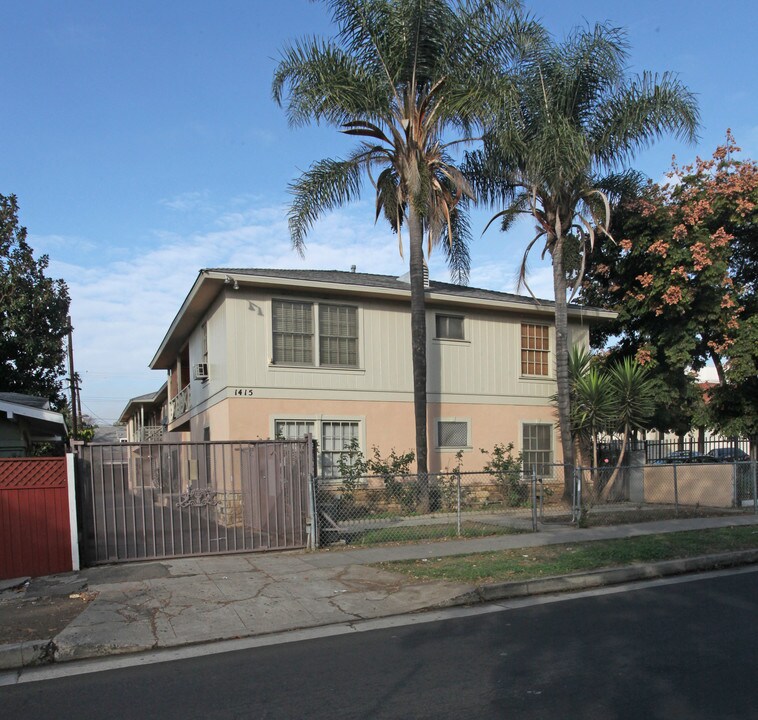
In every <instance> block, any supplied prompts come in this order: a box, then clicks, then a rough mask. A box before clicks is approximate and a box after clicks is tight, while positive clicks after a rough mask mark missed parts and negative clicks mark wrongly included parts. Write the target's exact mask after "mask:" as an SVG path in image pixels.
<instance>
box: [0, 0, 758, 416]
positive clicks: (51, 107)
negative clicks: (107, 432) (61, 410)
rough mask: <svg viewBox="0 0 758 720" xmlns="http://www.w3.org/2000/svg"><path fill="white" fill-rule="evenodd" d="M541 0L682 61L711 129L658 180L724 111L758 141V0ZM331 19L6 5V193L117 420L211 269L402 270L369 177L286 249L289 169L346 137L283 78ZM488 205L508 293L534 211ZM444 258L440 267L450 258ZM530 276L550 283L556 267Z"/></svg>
mask: <svg viewBox="0 0 758 720" xmlns="http://www.w3.org/2000/svg"><path fill="white" fill-rule="evenodd" d="M528 7H529V8H530V9H531V10H532V12H533V13H534V14H536V15H537V16H538V17H541V18H542V19H543V21H544V22H545V23H546V25H547V26H548V27H549V28H550V29H551V31H553V32H554V33H555V34H557V35H559V36H560V35H563V34H564V33H565V32H567V31H568V30H569V29H570V28H571V27H573V26H575V25H577V24H582V23H584V22H590V23H594V22H595V21H610V22H611V23H613V24H615V25H619V26H622V27H625V28H627V30H628V36H629V41H630V43H631V46H632V48H631V56H630V71H631V72H632V73H635V72H638V71H641V70H644V69H647V70H654V71H664V70H672V71H675V72H678V73H679V75H680V77H681V79H682V80H683V81H684V82H685V83H686V84H687V85H688V86H689V87H690V88H691V89H692V90H693V91H694V92H696V93H697V94H698V97H699V100H700V106H701V114H702V128H701V131H700V136H701V139H700V141H699V143H698V145H697V146H696V147H687V146H683V145H682V144H680V143H677V142H675V141H673V140H671V139H664V140H662V141H660V142H659V143H657V144H656V145H655V146H654V147H653V148H652V149H650V150H647V151H645V152H644V153H642V154H640V155H639V157H638V158H637V160H636V162H635V163H634V165H635V167H637V168H638V169H640V170H642V171H643V172H646V173H647V174H648V175H650V176H651V177H653V178H654V179H658V178H660V177H661V176H662V174H663V173H664V172H665V171H666V169H667V168H668V166H669V164H670V161H671V156H672V154H674V153H676V155H677V156H678V157H679V158H680V159H681V160H689V159H692V158H693V157H694V156H695V154H701V155H709V154H710V153H711V152H712V151H713V149H714V148H715V146H716V145H717V144H719V143H720V142H721V141H722V140H723V138H724V133H725V131H726V128H727V127H731V128H732V131H733V132H734V134H735V136H736V139H737V142H738V144H739V145H741V146H742V148H743V149H744V154H745V155H746V156H749V157H757V156H758V112H757V111H758V100H757V99H756V90H757V88H756V80H757V79H758V61H757V60H756V57H755V28H756V26H757V25H758V5H756V3H754V2H752V0H724V1H723V2H721V3H716V2H712V1H710V0H708V1H701V2H693V1H692V0H668V2H661V1H660V0H637V1H636V2H620V1H619V0H607V1H606V2H599V1H596V0H575V2H571V3H569V2H558V1H557V0H556V1H550V2H548V1H547V0H542V1H541V2H538V1H536V0H535V1H534V2H532V3H530V4H529V5H528ZM330 33H331V26H330V23H329V18H328V15H327V13H326V11H325V9H324V8H323V6H322V5H321V4H318V3H311V2H307V1H306V0H279V1H278V2H260V1H259V2H250V0H247V1H243V0H219V1H218V2H215V3H208V2H207V1H204V2H199V1H197V0H182V1H181V2H180V1H179V0H164V1H163V2H154V0H153V1H152V2H147V1H144V0H130V1H129V2H124V1H122V2H116V1H115V0H114V1H112V2H101V1H97V0H89V1H85V0H67V1H66V2H65V3H64V2H62V1H58V2H51V1H48V2H44V1H41V0H5V2H4V3H3V19H2V24H1V25H0V66H1V67H2V68H3V85H2V100H3V111H2V113H0V138H2V153H0V193H2V194H6V195H7V194H11V193H14V194H16V195H17V196H18V199H19V203H20V207H21V222H22V224H23V225H25V226H26V227H27V228H28V230H29V237H30V242H31V244H32V247H33V248H34V249H35V251H36V252H37V254H41V253H43V252H44V253H47V254H49V256H50V260H51V270H50V272H51V274H52V275H53V276H55V277H62V278H64V279H65V280H66V282H67V283H68V285H69V289H70V292H71V296H72V308H71V311H72V316H73V323H74V325H75V328H76V329H75V336H74V342H75V356H76V360H77V369H78V371H79V372H80V374H81V375H82V378H83V387H82V401H83V404H84V406H85V412H88V413H89V414H91V415H93V416H94V417H96V418H98V419H99V420H100V421H102V422H104V421H109V420H113V419H114V418H116V417H117V416H118V414H119V413H120V411H121V409H122V408H123V407H124V405H125V403H126V401H127V399H128V398H129V397H132V396H134V395H139V394H142V393H145V392H149V391H151V390H154V389H156V388H157V387H159V385H160V384H161V383H162V381H163V379H164V378H163V375H162V373H160V372H157V371H155V372H153V371H150V370H148V369H147V365H148V363H149V361H150V359H151V358H152V356H153V354H154V352H155V350H156V349H157V347H158V344H159V342H160V340H161V339H162V337H163V335H164V333H165V331H166V329H167V328H168V325H169V323H170V322H171V320H172V319H173V317H174V315H175V313H176V311H177V310H178V308H179V305H180V304H181V302H182V300H183V299H184V297H185V295H186V293H187V291H188V290H189V288H190V286H191V284H192V283H193V281H194V279H195V277H196V275H197V272H198V270H199V269H200V268H203V267H219V266H229V267H309V268H325V269H342V270H347V269H349V267H350V265H351V264H356V265H357V266H358V269H359V270H364V271H371V272H386V273H390V274H397V275H400V274H402V273H403V272H405V264H404V261H403V260H402V259H401V258H400V257H399V255H398V252H397V242H396V239H395V238H394V237H393V236H392V235H391V234H390V233H389V231H388V230H387V229H386V228H385V227H383V226H381V225H379V226H374V224H373V222H372V218H373V213H372V202H371V198H370V196H369V195H366V199H365V201H362V202H360V203H357V204H355V205H353V206H351V207H349V208H346V209H344V210H342V211H339V212H337V213H334V214H333V215H330V216H328V217H325V218H324V219H323V220H322V221H321V222H319V223H318V225H317V226H316V227H315V228H314V231H313V233H312V235H311V237H310V240H309V243H308V251H307V255H306V257H305V259H304V260H301V259H300V258H299V257H298V256H297V255H296V254H295V253H294V252H293V251H292V250H291V248H290V244H289V238H288V235H287V228H286V209H287V202H288V195H287V183H288V182H289V181H290V180H292V179H293V177H295V176H296V175H297V174H298V172H299V170H302V169H305V168H306V167H308V165H309V164H310V163H311V162H313V161H314V160H317V159H319V158H321V157H327V156H339V155H340V154H342V153H344V152H345V151H346V150H347V149H348V148H349V147H351V144H352V143H351V141H350V139H349V138H346V137H343V136H341V135H339V134H338V133H336V132H335V131H334V130H332V129H330V128H324V127H321V128H319V127H308V128H296V129H291V128H289V127H288V125H287V122H286V119H285V117H284V113H283V111H282V110H281V109H280V108H278V107H277V106H276V105H275V104H274V103H273V101H272V100H271V92H270V85H271V77H272V73H273V70H274V67H275V65H276V59H277V57H278V54H279V51H280V49H281V48H282V47H283V46H284V45H285V44H286V43H287V41H288V40H292V39H295V38H298V37H301V36H303V35H306V34H318V35H328V34H330ZM485 221H486V215H485V214H480V215H478V216H477V218H476V219H475V227H474V231H475V236H476V239H475V242H474V244H473V247H472V260H473V268H472V274H471V284H472V285H477V286H481V287H489V288H492V289H498V290H506V291H512V290H513V280H514V276H515V272H516V266H517V263H518V258H519V257H520V251H521V249H522V248H523V246H524V244H525V242H526V241H528V239H529V228H528V227H520V228H517V229H516V230H514V231H513V233H512V234H509V235H502V234H500V233H499V232H497V231H496V230H494V229H492V230H490V231H489V232H488V233H487V234H486V235H485V236H484V237H482V238H480V237H479V232H480V231H481V228H482V227H483V225H484V222H485ZM431 272H432V277H436V278H438V279H447V274H446V271H445V269H444V265H443V264H442V263H441V262H440V260H439V258H434V257H433V258H432V263H431ZM531 284H532V286H533V287H534V289H535V291H536V292H538V294H542V295H547V296H549V295H550V292H551V291H550V285H549V273H548V272H547V271H546V269H545V268H541V267H539V266H536V267H535V268H534V269H533V275H532V280H531Z"/></svg>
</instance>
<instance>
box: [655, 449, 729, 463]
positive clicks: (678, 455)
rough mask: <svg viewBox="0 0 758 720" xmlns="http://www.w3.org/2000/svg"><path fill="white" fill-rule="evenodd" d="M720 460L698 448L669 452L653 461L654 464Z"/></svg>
mask: <svg viewBox="0 0 758 720" xmlns="http://www.w3.org/2000/svg"><path fill="white" fill-rule="evenodd" d="M714 462H720V460H717V459H716V458H713V457H710V456H708V455H703V453H699V452H698V451H697V450H676V451H675V452H672V453H669V454H668V455H666V457H662V458H659V459H658V460H655V461H654V462H653V464H654V465H680V464H682V463H714Z"/></svg>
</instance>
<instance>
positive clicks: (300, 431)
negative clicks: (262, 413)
mask: <svg viewBox="0 0 758 720" xmlns="http://www.w3.org/2000/svg"><path fill="white" fill-rule="evenodd" d="M315 426H316V421H315V420H277V421H276V422H275V423H274V437H275V438H276V439H277V440H300V439H302V438H303V437H305V436H306V435H308V434H309V433H310V434H311V435H314V432H313V430H314V428H315Z"/></svg>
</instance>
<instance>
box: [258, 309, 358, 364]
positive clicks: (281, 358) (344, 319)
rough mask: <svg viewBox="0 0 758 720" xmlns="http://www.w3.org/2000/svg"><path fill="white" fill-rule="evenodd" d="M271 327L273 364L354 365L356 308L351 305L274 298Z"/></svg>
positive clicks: (355, 353) (356, 336)
mask: <svg viewBox="0 0 758 720" xmlns="http://www.w3.org/2000/svg"><path fill="white" fill-rule="evenodd" d="M314 313H316V316H317V318H318V319H317V322H318V332H316V331H315V330H314V327H315V323H314ZM272 330H273V356H272V357H273V362H274V363H275V364H276V363H278V364H282V365H310V366H312V367H315V366H316V365H317V364H318V365H319V366H321V367H347V368H357V367H358V308H356V307H354V306H352V305H335V304H333V303H318V302H302V301H295V300H274V301H273V302H272ZM316 347H318V350H317V351H316V350H315V348H316ZM316 358H318V362H316Z"/></svg>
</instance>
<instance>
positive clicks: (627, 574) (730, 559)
mask: <svg viewBox="0 0 758 720" xmlns="http://www.w3.org/2000/svg"><path fill="white" fill-rule="evenodd" d="M751 563H758V550H738V551H735V552H728V553H719V554H717V555H700V556H698V557H692V558H682V559H679V560H663V561H661V562H656V563H645V564H639V565H629V566H625V567H619V568H611V569H607V570H593V571H591V572H583V573H574V574H572V575H558V576H553V577H545V578H536V579H534V580H524V581H516V582H504V583H493V584H490V585H479V586H477V587H476V588H474V589H473V590H471V591H470V592H467V593H464V594H463V595H459V596H458V597H455V598H452V599H451V600H449V601H447V602H445V603H442V604H440V605H437V606H436V607H455V606H459V605H473V604H475V603H480V602H493V601H495V600H511V599H515V598H524V597H529V596H531V595H546V594H550V593H562V592H572V591H574V592H575V591H577V590H590V589H592V588H598V587H606V586H608V585H620V584H622V583H628V582H635V581H638V580H654V579H656V578H664V577H671V576H672V575H683V574H685V573H691V572H702V571H704V570H718V569H719V568H727V567H735V566H738V565H749V564H751Z"/></svg>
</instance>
